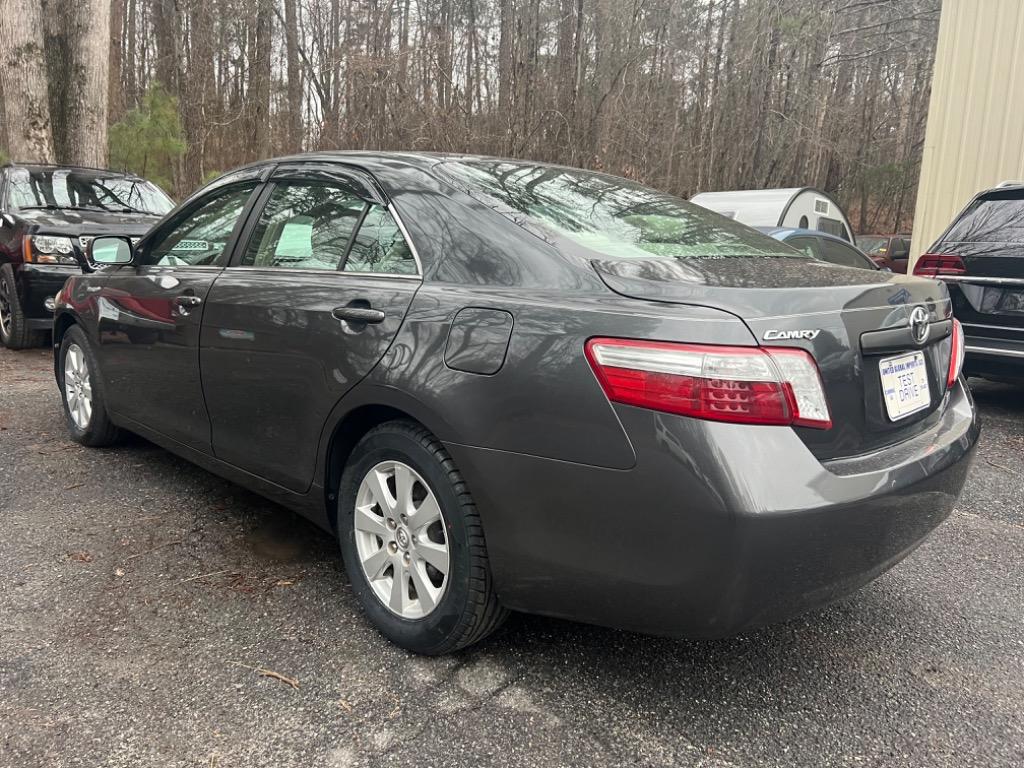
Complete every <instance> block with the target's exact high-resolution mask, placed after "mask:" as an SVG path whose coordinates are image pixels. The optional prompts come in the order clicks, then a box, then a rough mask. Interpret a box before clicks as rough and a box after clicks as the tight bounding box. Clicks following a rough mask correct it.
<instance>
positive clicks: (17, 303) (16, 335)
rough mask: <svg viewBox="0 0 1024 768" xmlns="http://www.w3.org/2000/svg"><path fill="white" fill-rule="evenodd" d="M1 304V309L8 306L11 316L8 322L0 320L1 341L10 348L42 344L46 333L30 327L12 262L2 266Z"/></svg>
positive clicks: (0, 281)
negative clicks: (19, 294)
mask: <svg viewBox="0 0 1024 768" xmlns="http://www.w3.org/2000/svg"><path fill="white" fill-rule="evenodd" d="M0 305H2V306H0V309H3V308H6V310H7V312H6V313H5V314H8V316H9V320H8V321H7V322H6V323H3V322H0V343H3V345H4V346H5V347H7V348H8V349H29V348H30V347H38V346H41V345H42V343H43V340H44V338H45V335H46V334H45V332H44V331H37V330H32V329H30V328H29V327H28V322H27V321H26V319H25V313H24V312H23V311H22V309H21V300H20V299H19V298H18V286H17V283H16V282H15V280H14V270H12V269H11V265H10V264H4V265H3V267H0Z"/></svg>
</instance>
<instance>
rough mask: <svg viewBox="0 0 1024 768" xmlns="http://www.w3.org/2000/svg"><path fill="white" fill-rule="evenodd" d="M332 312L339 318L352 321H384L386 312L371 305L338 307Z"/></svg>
mask: <svg viewBox="0 0 1024 768" xmlns="http://www.w3.org/2000/svg"><path fill="white" fill-rule="evenodd" d="M331 314H332V315H334V316H335V317H336V318H338V319H339V320H347V321H349V322H350V323H383V322H384V313H383V312H382V311H381V310H379V309H371V308H370V307H337V308H336V309H335V310H334V311H333V312H331Z"/></svg>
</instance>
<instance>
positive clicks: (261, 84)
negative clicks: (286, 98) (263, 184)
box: [248, 0, 274, 158]
mask: <svg viewBox="0 0 1024 768" xmlns="http://www.w3.org/2000/svg"><path fill="white" fill-rule="evenodd" d="M258 2H259V4H258V5H257V7H256V31H255V38H254V41H253V48H252V50H253V54H254V57H253V59H252V60H251V61H250V62H249V93H248V97H249V102H250V108H251V110H252V112H251V120H252V148H253V153H254V155H255V157H256V158H264V157H269V156H270V77H271V72H272V68H271V64H272V63H273V62H272V61H271V52H272V48H271V43H272V37H271V35H272V32H273V19H274V0H258Z"/></svg>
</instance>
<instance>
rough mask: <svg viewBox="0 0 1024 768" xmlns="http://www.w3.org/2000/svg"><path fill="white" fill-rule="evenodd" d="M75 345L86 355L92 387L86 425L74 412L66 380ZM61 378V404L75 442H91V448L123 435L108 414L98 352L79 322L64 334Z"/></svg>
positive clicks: (59, 360) (104, 444)
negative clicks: (94, 351) (66, 365)
mask: <svg viewBox="0 0 1024 768" xmlns="http://www.w3.org/2000/svg"><path fill="white" fill-rule="evenodd" d="M72 346H76V347H77V348H78V349H80V350H81V351H82V354H83V355H84V356H85V361H86V364H87V366H88V371H87V378H88V382H89V386H90V388H91V391H92V397H91V401H92V413H91V415H90V416H89V418H88V421H87V423H86V424H85V426H84V427H82V426H80V425H79V424H78V423H77V422H76V421H75V419H74V417H73V416H72V415H71V409H70V407H69V405H68V396H67V384H68V383H67V382H66V381H65V364H66V361H67V356H68V350H69V349H71V347H72ZM57 373H58V378H59V380H60V395H61V405H63V407H64V420H65V421H66V422H67V426H68V433H69V434H70V435H71V439H72V440H74V441H75V442H76V443H81V444H82V445H88V446H90V447H92V448H102V447H103V446H107V445H112V444H113V443H115V442H117V440H118V438H120V436H121V430H119V429H118V428H117V427H116V426H115V425H114V423H113V422H111V420H110V416H109V415H108V414H107V402H106V398H105V397H104V391H103V380H102V377H101V376H100V369H99V364H98V363H97V361H96V355H95V354H94V353H93V350H92V345H91V344H90V343H89V339H88V337H87V336H86V335H85V331H83V330H82V329H81V328H80V327H79V326H77V325H72V326H71V327H70V328H68V330H67V332H66V333H65V334H64V338H62V339H61V342H60V357H59V358H58V366H57Z"/></svg>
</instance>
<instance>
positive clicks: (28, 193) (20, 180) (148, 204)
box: [8, 168, 174, 216]
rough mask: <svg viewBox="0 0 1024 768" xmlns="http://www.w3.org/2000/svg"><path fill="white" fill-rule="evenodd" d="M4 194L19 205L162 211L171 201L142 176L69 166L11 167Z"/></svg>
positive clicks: (23, 207) (154, 212) (117, 211)
mask: <svg viewBox="0 0 1024 768" xmlns="http://www.w3.org/2000/svg"><path fill="white" fill-rule="evenodd" d="M8 178H9V181H10V185H9V192H8V197H9V199H10V203H11V205H12V206H14V207H16V208H20V209H23V210H24V209H29V210H30V209H33V208H44V209H45V208H68V209H77V210H89V211H106V212H114V213H153V214H159V215H161V216H162V215H163V214H165V213H167V212H168V211H169V210H171V208H173V207H174V203H172V202H171V199H170V198H169V197H167V195H165V194H164V193H163V192H161V191H160V189H159V188H158V187H156V186H154V185H153V184H151V183H150V182H148V181H145V180H144V179H138V178H133V177H131V176H115V175H111V174H110V173H103V172H102V171H89V170H84V169H69V168H57V169H53V168H49V169H37V168H14V169H12V170H11V172H10V175H9V177H8Z"/></svg>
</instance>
